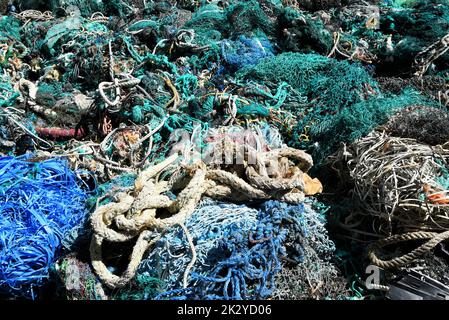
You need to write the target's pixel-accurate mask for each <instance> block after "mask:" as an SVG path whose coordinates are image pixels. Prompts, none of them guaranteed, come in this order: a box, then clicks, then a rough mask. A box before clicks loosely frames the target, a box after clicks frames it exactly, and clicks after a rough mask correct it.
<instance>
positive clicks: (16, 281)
mask: <svg viewBox="0 0 449 320" xmlns="http://www.w3.org/2000/svg"><path fill="white" fill-rule="evenodd" d="M87 196H88V195H87V192H86V191H85V190H83V188H82V186H81V185H80V179H79V178H78V177H77V175H76V174H75V173H74V172H72V171H70V169H69V168H68V166H67V164H66V162H65V161H63V160H60V159H50V160H46V161H43V162H31V161H29V156H24V157H18V158H14V157H2V158H0V291H1V292H4V293H6V294H8V295H12V296H20V297H26V298H34V297H35V295H36V293H35V292H34V290H35V288H39V287H41V286H42V285H43V284H45V281H46V280H47V279H48V276H49V269H50V268H51V266H52V264H53V263H54V262H55V260H56V259H57V258H58V257H59V256H60V254H61V251H62V249H63V247H67V246H69V245H70V244H71V243H70V242H71V241H73V240H68V239H69V238H72V237H73V232H74V231H77V230H78V229H80V228H81V227H82V225H83V223H84V222H85V221H86V218H87V210H86V208H85V200H86V199H87Z"/></svg>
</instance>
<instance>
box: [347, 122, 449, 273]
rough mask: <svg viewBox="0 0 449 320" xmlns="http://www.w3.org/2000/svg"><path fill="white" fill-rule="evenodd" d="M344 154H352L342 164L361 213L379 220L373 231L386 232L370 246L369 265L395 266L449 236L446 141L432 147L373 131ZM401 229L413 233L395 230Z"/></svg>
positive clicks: (416, 256) (402, 263)
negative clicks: (385, 255) (385, 253)
mask: <svg viewBox="0 0 449 320" xmlns="http://www.w3.org/2000/svg"><path fill="white" fill-rule="evenodd" d="M345 154H346V157H350V158H351V159H350V160H349V161H348V162H347V163H348V166H349V168H350V176H351V178H352V179H353V181H354V184H355V188H354V195H355V197H356V199H358V200H359V203H360V205H361V207H362V208H363V209H364V210H365V212H367V213H368V214H369V215H371V216H375V217H379V218H380V221H381V223H382V224H383V225H382V226H381V227H380V229H379V230H376V231H378V233H387V234H388V235H389V236H388V237H387V238H385V239H381V240H379V241H377V242H376V243H374V244H373V245H372V246H371V247H370V249H369V258H370V259H371V261H372V262H373V263H374V264H376V265H378V266H380V267H383V268H399V267H401V266H404V265H406V264H409V263H410V262H412V261H414V260H415V259H416V258H418V257H419V256H422V255H423V254H425V253H426V252H427V251H429V250H431V249H433V248H434V247H435V246H436V245H437V244H438V243H440V242H442V241H444V240H446V239H448V238H449V231H448V230H449V215H448V213H449V210H448V208H449V206H448V204H449V197H448V194H447V192H448V190H447V189H448V187H449V183H448V182H449V180H448V179H449V175H448V170H447V168H448V163H447V160H448V157H449V150H447V149H446V147H445V145H443V146H441V145H439V146H435V147H432V146H429V145H425V144H420V143H418V142H417V141H416V140H414V139H406V138H397V137H391V136H389V135H387V134H386V133H385V132H377V131H374V132H372V133H371V134H369V135H368V136H367V137H365V138H363V139H360V140H358V141H356V142H355V143H353V144H352V145H351V147H350V148H349V149H348V150H347V151H346V153H345ZM385 222H386V223H387V230H384V229H385V227H384V223H385ZM403 231H412V232H407V233H403V234H397V233H398V232H403ZM432 231H443V232H442V233H439V232H432ZM424 239H429V240H428V241H427V242H426V243H424V244H423V245H421V246H420V247H418V248H417V249H414V250H413V251H412V252H410V253H408V254H405V255H403V256H401V257H397V258H394V259H391V260H388V261H384V260H381V259H380V258H379V257H378V255H377V252H378V251H379V250H380V249H381V248H383V247H385V246H388V245H391V244H397V243H400V242H405V241H412V240H424Z"/></svg>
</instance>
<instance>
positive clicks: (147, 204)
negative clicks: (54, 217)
mask: <svg viewBox="0 0 449 320" xmlns="http://www.w3.org/2000/svg"><path fill="white" fill-rule="evenodd" d="M267 154H270V157H271V158H273V157H278V159H277V160H278V161H279V162H281V163H283V164H284V166H286V168H287V169H286V172H288V173H289V174H292V176H291V177H287V178H281V177H275V178H269V177H268V176H267V177H265V176H262V175H259V174H258V173H257V172H256V170H254V168H253V169H249V170H247V171H246V172H247V173H248V172H249V173H250V177H248V176H247V177H246V178H247V179H248V180H249V181H250V182H249V183H248V182H247V181H245V180H244V179H242V178H240V177H239V176H237V175H236V174H233V173H230V172H227V171H224V170H221V169H207V168H206V166H205V164H204V163H200V164H197V165H196V166H194V167H191V168H189V169H188V170H186V172H183V173H180V172H179V171H178V172H177V173H176V174H175V175H174V176H172V178H170V180H169V181H168V182H167V181H157V176H158V175H159V174H160V173H161V172H162V171H164V170H165V169H166V168H168V167H170V166H172V165H173V164H174V163H175V162H176V161H177V160H178V159H179V156H178V155H177V154H174V155H172V156H170V157H169V158H167V159H165V160H164V161H162V162H161V163H159V164H157V165H155V166H153V167H151V168H148V169H146V170H144V171H142V172H141V173H140V174H139V176H138V177H137V179H136V181H135V183H134V185H135V188H134V193H133V194H132V195H128V194H126V193H120V194H117V196H116V200H117V202H115V203H109V204H107V205H104V206H101V207H99V208H97V210H96V211H95V212H94V214H93V215H92V218H91V223H92V227H93V230H94V236H93V237H92V241H91V246H90V251H91V259H92V266H93V268H94V270H95V272H96V274H97V275H98V277H99V278H100V279H101V280H102V282H103V283H104V284H105V285H106V286H108V287H110V288H113V289H114V288H118V287H122V286H124V285H126V284H127V283H128V282H129V280H130V279H131V278H132V277H133V276H134V274H135V272H136V270H137V267H138V265H139V264H140V262H141V260H142V257H143V255H144V253H145V252H146V251H147V250H148V249H149V248H150V247H151V245H152V244H154V243H155V241H156V240H154V237H153V235H154V234H159V235H160V233H161V231H163V230H165V229H167V228H168V227H170V226H173V225H176V224H181V225H182V224H183V223H184V222H185V220H186V219H187V218H188V217H189V215H191V214H192V213H193V211H194V210H195V208H196V206H197V204H198V203H199V201H200V200H201V197H202V196H203V195H207V196H210V197H212V198H216V199H230V200H234V201H241V200H251V199H278V200H281V201H285V202H288V203H292V204H298V203H301V202H303V201H304V197H305V195H304V192H303V191H304V182H303V180H302V179H303V178H302V176H303V172H302V171H301V170H300V169H299V167H298V166H299V165H300V166H302V168H304V169H308V168H310V167H311V166H312V162H311V161H312V160H311V158H309V157H310V156H309V157H307V156H308V155H307V154H305V153H301V152H295V150H294V149H292V150H286V151H285V152H282V151H278V152H276V153H274V152H273V153H267ZM304 155H306V156H304ZM286 157H292V158H294V159H296V160H299V162H300V164H299V165H298V166H295V165H292V166H290V162H289V160H288V158H286ZM271 160H273V159H271ZM258 165H259V166H260V163H258ZM248 168H249V166H248V167H247V169H248ZM262 171H263V172H266V170H265V171H264V170H262ZM187 172H190V174H188V173H187ZM244 172H245V171H244ZM187 177H190V181H189V182H188V183H187V184H186V186H184V188H183V189H182V191H181V192H180V193H179V194H178V195H177V197H176V200H171V199H170V198H169V197H168V196H166V195H164V194H163V193H164V192H167V191H170V190H171V189H172V188H173V186H174V185H177V184H180V183H181V181H182V180H183V179H185V178H187ZM253 184H255V185H256V186H254V185H253ZM261 186H262V187H263V189H264V190H261V189H260V187H261ZM161 208H165V209H167V210H168V212H170V213H171V214H172V216H170V217H167V218H164V219H162V218H157V217H156V210H157V209H161ZM113 223H115V226H116V228H117V229H118V230H114V229H112V228H111V227H110V226H111V225H112V224H113ZM136 236H139V237H138V240H137V242H136V244H135V246H134V248H133V250H132V254H131V257H130V262H129V265H128V267H127V269H126V271H125V272H124V273H123V274H122V275H121V276H118V275H115V274H113V273H112V272H110V271H109V270H108V268H107V267H106V265H105V264H104V263H103V261H102V244H103V242H104V240H107V241H109V242H125V241H129V240H131V239H133V238H134V237H136ZM151 238H152V239H153V240H150V239H151Z"/></svg>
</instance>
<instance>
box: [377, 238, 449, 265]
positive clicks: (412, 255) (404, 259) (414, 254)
mask: <svg viewBox="0 0 449 320" xmlns="http://www.w3.org/2000/svg"><path fill="white" fill-rule="evenodd" d="M425 239H429V240H428V241H427V242H426V243H424V244H423V245H421V246H419V247H418V248H416V249H414V250H413V251H411V252H409V253H407V254H404V255H402V256H400V257H396V258H393V259H391V260H382V259H380V258H379V257H378V255H377V251H379V250H380V249H382V248H383V247H386V246H389V245H392V244H396V243H400V242H406V241H413V240H425ZM447 239H449V231H445V232H442V233H438V232H424V231H416V232H408V233H404V234H397V235H394V236H391V237H388V238H385V239H381V240H378V241H376V242H375V243H374V244H373V245H372V246H371V247H370V249H369V251H368V256H369V258H370V260H371V262H372V263H373V264H375V265H377V266H379V267H381V268H384V269H397V268H400V267H403V266H405V265H407V264H409V263H412V262H413V261H415V260H416V259H418V258H419V257H421V256H423V255H424V254H425V253H427V252H429V251H430V250H432V249H433V248H435V247H436V246H437V245H438V244H439V243H441V242H443V241H445V240H447Z"/></svg>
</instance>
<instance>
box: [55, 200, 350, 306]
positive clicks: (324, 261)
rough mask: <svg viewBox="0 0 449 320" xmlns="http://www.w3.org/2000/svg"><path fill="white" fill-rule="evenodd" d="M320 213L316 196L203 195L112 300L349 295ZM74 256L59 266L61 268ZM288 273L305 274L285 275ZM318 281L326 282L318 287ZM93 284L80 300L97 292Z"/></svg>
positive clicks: (70, 285) (69, 287)
mask: <svg viewBox="0 0 449 320" xmlns="http://www.w3.org/2000/svg"><path fill="white" fill-rule="evenodd" d="M320 211H321V212H320ZM325 211H326V208H325V207H323V205H322V204H320V203H318V202H316V200H313V199H311V200H309V201H307V202H306V203H304V204H300V205H287V204H285V203H281V202H278V201H268V202H265V203H261V204H254V205H253V206H251V207H249V206H246V205H237V204H229V203H224V202H217V201H213V200H211V199H207V198H206V199H204V200H203V201H202V202H201V204H200V205H199V206H198V207H197V209H196V210H195V211H194V213H193V214H192V215H191V216H190V217H189V218H188V219H187V220H186V222H185V224H184V225H185V227H180V226H174V227H171V228H169V229H168V230H167V231H166V232H165V234H164V235H163V236H162V237H161V238H160V239H159V240H158V241H157V242H156V243H155V245H154V248H153V249H152V250H151V251H150V252H149V253H148V254H147V255H146V257H144V259H143V260H142V262H141V263H140V265H139V268H138V269H137V273H136V276H135V277H134V278H133V280H132V281H131V282H130V283H129V284H127V285H126V286H125V287H124V288H123V289H121V290H119V292H117V291H114V292H111V293H110V294H111V295H110V296H109V297H110V298H112V299H167V298H170V299H266V298H270V297H277V298H282V299H283V298H287V297H288V298H297V299H310V298H329V299H330V298H339V299H343V298H346V297H348V294H349V292H348V289H347V288H346V287H345V281H344V279H343V278H339V274H338V271H337V270H336V268H335V266H333V264H332V263H331V259H332V257H333V254H334V251H335V247H334V244H333V242H332V241H331V240H330V239H329V238H328V236H327V232H326V229H325V227H324V225H325V222H326V220H325V219H326V217H325V215H324V212H325ZM185 229H187V230H188V234H186V233H185ZM72 259H73V258H68V259H66V260H64V261H63V262H62V263H61V265H62V266H65V267H64V268H65V272H67V268H68V266H70V265H72V264H73V263H70V262H71V261H73V260H72ZM84 268H85V267H84ZM78 269H80V268H78ZM80 270H82V269H80ZM88 272H89V270H87V271H85V273H84V274H88ZM289 272H290V273H293V274H295V273H301V274H302V273H304V272H305V274H307V276H306V277H305V278H301V277H298V278H294V279H286V278H284V277H285V275H286V274H288V273H289ZM92 279H95V278H94V277H92ZM73 281H75V279H73V277H72V278H71V279H70V278H65V282H64V285H65V287H66V288H67V291H72V294H73V288H75V287H76V286H78V288H79V290H81V288H83V289H84V290H85V288H86V287H87V284H86V283H84V281H86V280H85V276H84V275H83V276H82V277H81V279H80V282H79V283H78V284H76V285H75V284H73V283H72V282H73ZM323 281H325V283H324V285H323V284H320V283H322V282H323ZM94 283H95V282H91V285H90V290H86V293H85V295H84V297H83V298H84V299H87V298H89V297H94V296H95V294H97V295H98V292H97V291H96V290H97V289H95V286H94V285H93V284H94ZM78 292H80V291H78ZM311 292H313V294H311ZM77 296H78V297H80V296H81V295H80V293H78V295H77Z"/></svg>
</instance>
